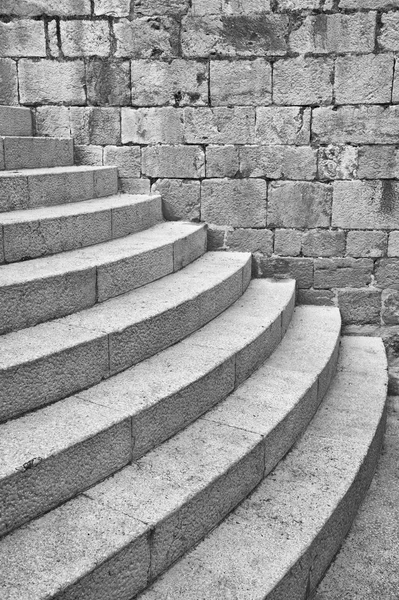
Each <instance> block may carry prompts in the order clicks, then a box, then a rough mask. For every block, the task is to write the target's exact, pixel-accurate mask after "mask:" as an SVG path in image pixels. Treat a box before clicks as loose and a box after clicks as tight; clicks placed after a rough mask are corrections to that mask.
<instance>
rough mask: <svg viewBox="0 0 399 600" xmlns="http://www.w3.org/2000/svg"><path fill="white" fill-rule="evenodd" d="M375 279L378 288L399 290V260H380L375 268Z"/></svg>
mask: <svg viewBox="0 0 399 600" xmlns="http://www.w3.org/2000/svg"><path fill="white" fill-rule="evenodd" d="M375 279H376V284H377V286H378V287H383V288H387V287H389V288H392V289H396V290H397V289H399V259H397V258H381V259H380V260H378V261H377V263H376V266H375Z"/></svg>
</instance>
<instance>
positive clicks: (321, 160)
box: [318, 144, 358, 179]
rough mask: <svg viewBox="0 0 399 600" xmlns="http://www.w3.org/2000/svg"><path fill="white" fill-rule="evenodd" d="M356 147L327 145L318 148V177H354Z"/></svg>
mask: <svg viewBox="0 0 399 600" xmlns="http://www.w3.org/2000/svg"><path fill="white" fill-rule="evenodd" d="M357 166H358V149H357V148H356V146H346V145H337V146H334V145H332V144H331V145H329V146H324V147H321V148H320V149H319V156H318V175H319V178H320V179H352V178H353V177H356V174H357Z"/></svg>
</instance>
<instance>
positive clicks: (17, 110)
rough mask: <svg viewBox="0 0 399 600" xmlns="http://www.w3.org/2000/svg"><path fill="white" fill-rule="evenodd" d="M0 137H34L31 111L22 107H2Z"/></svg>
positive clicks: (0, 112)
mask: <svg viewBox="0 0 399 600" xmlns="http://www.w3.org/2000/svg"><path fill="white" fill-rule="evenodd" d="M0 135H16V136H22V135H24V136H25V135H26V136H31V135H33V128H32V113H31V111H30V109H29V108H25V107H22V106H0Z"/></svg>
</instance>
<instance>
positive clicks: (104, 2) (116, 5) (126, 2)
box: [94, 0, 132, 17]
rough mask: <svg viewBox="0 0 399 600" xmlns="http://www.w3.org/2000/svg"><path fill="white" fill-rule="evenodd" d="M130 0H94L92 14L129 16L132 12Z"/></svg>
mask: <svg viewBox="0 0 399 600" xmlns="http://www.w3.org/2000/svg"><path fill="white" fill-rule="evenodd" d="M131 4H132V3H131V0H95V1H94V14H95V15H96V16H97V15H107V16H109V17H129V16H130V15H131V13H132V9H131Z"/></svg>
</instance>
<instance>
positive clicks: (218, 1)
mask: <svg viewBox="0 0 399 600" xmlns="http://www.w3.org/2000/svg"><path fill="white" fill-rule="evenodd" d="M270 10H271V7H270V0H228V1H227V2H226V1H225V0H192V8H191V14H192V15H194V16H200V15H220V14H221V13H225V14H229V15H231V14H241V15H245V14H252V13H261V12H270Z"/></svg>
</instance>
